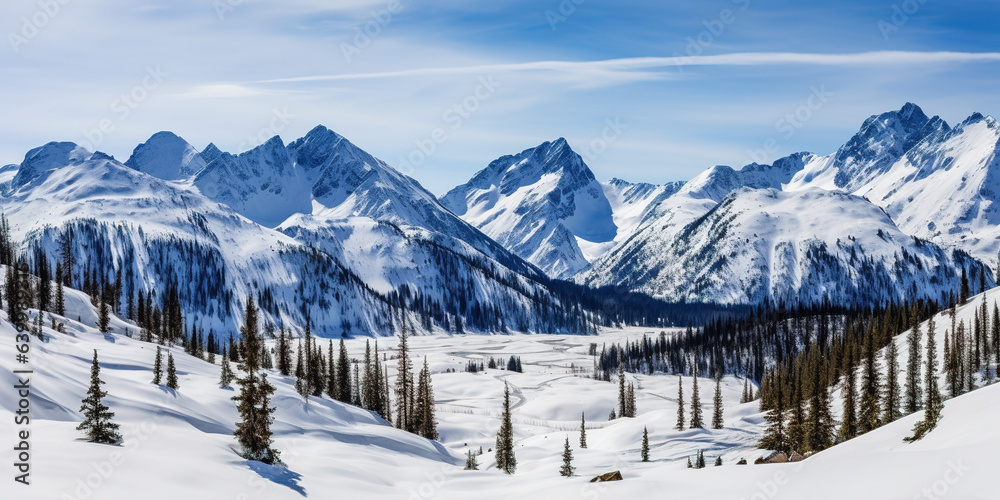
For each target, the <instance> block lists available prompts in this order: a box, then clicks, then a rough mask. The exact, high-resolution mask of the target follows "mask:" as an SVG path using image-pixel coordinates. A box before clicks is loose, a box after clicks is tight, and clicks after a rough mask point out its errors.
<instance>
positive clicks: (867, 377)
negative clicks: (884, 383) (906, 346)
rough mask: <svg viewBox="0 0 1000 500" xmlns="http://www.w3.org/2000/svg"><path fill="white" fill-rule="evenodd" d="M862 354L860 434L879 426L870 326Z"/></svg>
mask: <svg viewBox="0 0 1000 500" xmlns="http://www.w3.org/2000/svg"><path fill="white" fill-rule="evenodd" d="M864 354H865V359H864V366H863V370H862V373H861V413H860V415H859V419H858V427H859V431H860V432H861V433H862V434H864V433H866V432H869V431H872V430H874V429H877V428H878V426H879V425H881V421H880V417H881V416H880V414H881V408H882V406H881V398H880V389H881V384H880V383H879V376H880V373H879V362H878V352H877V351H876V350H875V331H874V328H873V327H872V326H871V325H869V329H868V332H867V333H866V334H865V344H864Z"/></svg>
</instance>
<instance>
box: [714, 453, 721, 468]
mask: <svg viewBox="0 0 1000 500" xmlns="http://www.w3.org/2000/svg"><path fill="white" fill-rule="evenodd" d="M715 466H716V467H721V466H722V455H719V456H717V457H715Z"/></svg>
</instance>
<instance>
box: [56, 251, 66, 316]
mask: <svg viewBox="0 0 1000 500" xmlns="http://www.w3.org/2000/svg"><path fill="white" fill-rule="evenodd" d="M63 279H64V277H63V267H62V262H60V261H57V262H56V314H58V315H60V316H66V296H65V294H64V292H63Z"/></svg>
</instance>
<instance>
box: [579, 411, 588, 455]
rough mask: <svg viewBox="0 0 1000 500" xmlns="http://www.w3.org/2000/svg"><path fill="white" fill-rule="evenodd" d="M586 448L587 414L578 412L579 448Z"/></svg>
mask: <svg viewBox="0 0 1000 500" xmlns="http://www.w3.org/2000/svg"><path fill="white" fill-rule="evenodd" d="M586 448H587V416H586V414H584V413H581V414H580V449H586Z"/></svg>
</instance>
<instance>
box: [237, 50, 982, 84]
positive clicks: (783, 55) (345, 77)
mask: <svg viewBox="0 0 1000 500" xmlns="http://www.w3.org/2000/svg"><path fill="white" fill-rule="evenodd" d="M996 61H1000V52H911V51H878V52H861V53H855V54H810V53H796V52H744V53H734V54H719V55H709V56H697V57H684V56H680V57H630V58H619V59H607V60H601V61H537V62H526V63H507V64H487V65H474V66H458V67H443V68H416V69H407V70H399V71H383V72H372V73H346V74H331V75H312V76H299V77H289V78H276V79H270V80H261V81H257V82H254V83H258V84H260V83H297V82H318V81H350V80H373V79H392V78H412V77H425V76H453V75H469V74H473V75H481V74H489V73H511V72H552V73H562V74H566V75H572V76H576V77H580V78H582V79H586V80H600V79H614V80H621V81H630V80H651V79H662V78H671V77H673V76H672V75H671V74H669V73H666V74H664V73H662V72H653V71H651V70H663V69H669V68H677V67H683V66H766V65H823V66H860V65H886V66H892V65H914V64H942V63H974V62H996ZM623 74H624V75H629V76H631V78H630V77H629V76H623Z"/></svg>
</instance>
